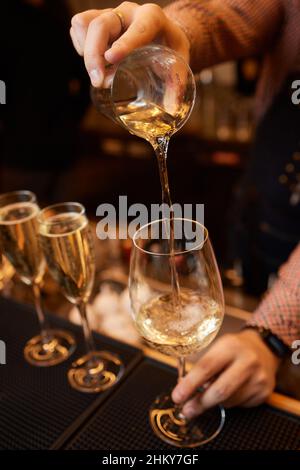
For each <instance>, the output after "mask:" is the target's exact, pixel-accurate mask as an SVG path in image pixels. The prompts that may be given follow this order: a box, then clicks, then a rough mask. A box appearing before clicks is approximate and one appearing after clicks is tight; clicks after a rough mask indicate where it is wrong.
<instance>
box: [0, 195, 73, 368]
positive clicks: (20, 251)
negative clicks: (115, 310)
mask: <svg viewBox="0 0 300 470" xmlns="http://www.w3.org/2000/svg"><path fill="white" fill-rule="evenodd" d="M38 213H39V207H38V204H37V202H36V197H35V195H34V194H33V193H32V192H30V191H13V192H10V193H5V194H1V195H0V243H1V247H2V250H3V254H4V255H5V256H6V258H7V259H8V260H9V261H10V263H11V264H12V266H13V267H14V268H15V270H16V272H17V274H18V275H19V277H20V279H21V280H22V281H23V282H24V283H25V284H26V285H29V286H31V287H32V291H33V295H34V302H35V308H36V311H37V315H38V319H39V323H40V328H41V334H40V335H38V336H35V337H34V338H32V339H31V340H29V341H28V342H27V344H26V346H25V349H24V356H25V358H26V360H27V361H28V362H29V363H30V364H32V365H35V366H53V365H56V364H59V363H60V362H62V361H64V360H65V359H67V358H68V357H69V356H70V354H72V352H73V351H74V350H75V347H76V343H75V339H74V337H73V336H72V335H71V334H70V333H68V332H67V331H63V330H51V329H50V328H49V326H48V322H47V319H46V317H45V314H44V312H43V309H42V305H41V295H40V286H41V282H42V279H43V275H44V271H45V260H44V257H43V253H42V250H41V247H40V244H39V239H38V222H37V216H38Z"/></svg>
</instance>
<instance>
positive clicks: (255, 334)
mask: <svg viewBox="0 0 300 470" xmlns="http://www.w3.org/2000/svg"><path fill="white" fill-rule="evenodd" d="M238 335H239V336H240V337H241V338H243V340H244V341H247V342H248V343H250V344H251V346H252V347H253V348H254V349H255V350H256V351H261V352H263V353H264V354H265V355H267V356H268V357H269V358H270V360H271V361H272V363H273V365H274V368H275V370H277V369H278V367H279V365H280V363H281V361H282V358H280V357H279V356H278V355H277V354H275V353H274V351H272V350H271V349H270V347H269V346H268V345H267V344H266V343H265V341H264V339H263V338H262V336H261V335H260V333H259V331H257V330H256V329H255V328H250V327H249V328H248V327H245V328H244V329H243V330H242V331H240V332H239V333H238Z"/></svg>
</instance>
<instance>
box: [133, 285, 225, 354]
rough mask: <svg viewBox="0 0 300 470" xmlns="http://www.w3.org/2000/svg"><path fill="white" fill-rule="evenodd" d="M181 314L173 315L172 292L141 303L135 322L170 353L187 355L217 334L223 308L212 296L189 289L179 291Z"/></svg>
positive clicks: (155, 345) (147, 337)
mask: <svg viewBox="0 0 300 470" xmlns="http://www.w3.org/2000/svg"><path fill="white" fill-rule="evenodd" d="M180 305H181V308H180V315H177V316H176V315H174V310H173V305H172V299H171V296H170V294H165V295H161V296H159V297H155V298H154V299H151V300H150V301H149V302H148V303H146V304H144V305H142V307H141V309H140V311H139V313H138V316H137V319H136V325H137V328H138V330H139V333H140V335H141V336H142V337H143V338H144V340H145V341H146V342H147V343H148V344H149V345H150V346H151V347H153V348H155V349H157V350H158V351H160V352H162V353H164V354H168V355H171V356H177V357H182V356H187V355H190V354H192V353H195V352H197V351H199V350H201V349H203V348H205V347H206V346H208V345H209V344H210V343H211V341H212V340H213V339H214V338H215V336H216V335H217V333H218V331H219V329H220V327H221V324H222V319H223V309H222V306H220V304H218V303H217V302H216V301H215V300H213V299H211V298H210V297H208V296H207V297H206V296H203V295H200V294H199V293H197V292H193V291H190V290H186V289H181V291H180Z"/></svg>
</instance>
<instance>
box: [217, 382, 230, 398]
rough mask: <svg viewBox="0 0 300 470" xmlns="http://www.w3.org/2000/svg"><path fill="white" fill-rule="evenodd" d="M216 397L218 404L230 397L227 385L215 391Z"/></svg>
mask: <svg viewBox="0 0 300 470" xmlns="http://www.w3.org/2000/svg"><path fill="white" fill-rule="evenodd" d="M214 397H215V399H216V400H217V401H218V402H222V401H224V400H226V399H227V398H228V397H229V388H228V386H227V385H219V386H216V387H215V389H214Z"/></svg>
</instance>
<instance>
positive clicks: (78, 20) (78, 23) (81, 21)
mask: <svg viewBox="0 0 300 470" xmlns="http://www.w3.org/2000/svg"><path fill="white" fill-rule="evenodd" d="M71 25H72V26H74V27H75V28H76V27H80V28H85V27H86V21H85V18H84V15H82V14H81V13H77V14H76V15H74V16H73V18H72V19H71Z"/></svg>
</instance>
